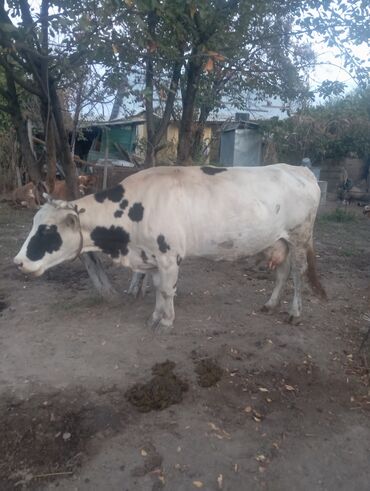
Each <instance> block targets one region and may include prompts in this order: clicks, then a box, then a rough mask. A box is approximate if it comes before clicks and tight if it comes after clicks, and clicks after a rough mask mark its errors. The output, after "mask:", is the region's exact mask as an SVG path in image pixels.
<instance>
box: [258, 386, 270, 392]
mask: <svg viewBox="0 0 370 491" xmlns="http://www.w3.org/2000/svg"><path fill="white" fill-rule="evenodd" d="M258 390H259V391H260V392H268V391H269V390H268V389H266V387H258Z"/></svg>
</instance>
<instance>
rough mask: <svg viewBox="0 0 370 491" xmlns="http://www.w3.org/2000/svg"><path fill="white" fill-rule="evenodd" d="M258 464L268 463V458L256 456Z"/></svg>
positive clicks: (260, 455)
mask: <svg viewBox="0 0 370 491" xmlns="http://www.w3.org/2000/svg"><path fill="white" fill-rule="evenodd" d="M256 460H257V462H266V457H265V456H264V455H262V454H259V455H256Z"/></svg>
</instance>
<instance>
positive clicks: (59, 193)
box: [51, 176, 96, 200]
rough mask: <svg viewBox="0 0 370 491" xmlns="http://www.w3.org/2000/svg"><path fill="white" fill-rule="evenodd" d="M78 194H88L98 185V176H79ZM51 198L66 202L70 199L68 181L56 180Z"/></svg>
mask: <svg viewBox="0 0 370 491" xmlns="http://www.w3.org/2000/svg"><path fill="white" fill-rule="evenodd" d="M77 181H78V182H77V183H78V192H79V194H80V196H85V194H88V193H89V192H90V191H91V190H92V189H93V188H94V187H95V185H96V176H78V178H77ZM51 197H52V198H55V199H61V200H66V199H67V197H68V190H67V184H66V181H60V180H56V181H55V184H54V189H53V192H52V193H51Z"/></svg>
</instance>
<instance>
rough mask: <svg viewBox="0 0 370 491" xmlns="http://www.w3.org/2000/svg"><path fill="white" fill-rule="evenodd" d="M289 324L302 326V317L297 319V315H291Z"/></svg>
mask: <svg viewBox="0 0 370 491" xmlns="http://www.w3.org/2000/svg"><path fill="white" fill-rule="evenodd" d="M288 322H289V324H291V325H292V326H299V325H300V324H302V320H301V318H300V317H297V316H296V315H291V314H290V315H289V318H288Z"/></svg>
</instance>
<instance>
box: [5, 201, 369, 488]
mask: <svg viewBox="0 0 370 491" xmlns="http://www.w3.org/2000/svg"><path fill="white" fill-rule="evenodd" d="M327 211H328V210H323V212H324V213H327ZM352 213H354V215H355V219H353V220H349V221H346V222H343V223H337V222H332V221H328V220H326V219H325V217H324V218H321V219H320V220H319V221H318V224H317V229H316V247H317V251H316V252H317V256H318V257H317V261H318V269H319V271H320V275H321V277H322V280H323V283H324V285H325V287H326V290H327V293H328V297H329V301H328V302H327V303H322V302H320V301H319V300H317V299H316V298H315V297H314V296H313V295H312V293H311V291H310V290H309V288H308V287H305V289H304V315H303V319H302V323H301V324H300V325H298V326H292V325H290V324H288V323H287V322H286V320H287V315H286V310H287V303H286V302H287V301H288V300H289V301H290V300H291V296H292V286H291V284H289V285H288V287H287V290H286V294H285V296H284V302H283V303H282V308H281V310H280V311H278V312H276V313H274V314H272V315H267V314H264V313H261V312H260V308H261V307H262V305H263V304H264V302H265V301H266V299H267V298H268V296H269V294H270V292H271V289H272V286H273V274H272V273H270V272H268V271H266V270H264V269H263V268H261V269H260V267H257V266H255V265H254V263H253V262H252V261H240V262H237V263H232V264H230V263H223V262H220V263H212V262H209V261H205V260H188V261H184V263H183V265H182V267H181V272H180V279H179V287H178V295H177V298H176V321H175V327H174V329H173V330H171V331H169V332H163V331H162V332H152V331H151V330H149V329H148V328H147V327H145V326H146V320H147V319H148V317H149V316H150V314H151V312H152V310H153V307H154V293H153V291H150V292H149V294H148V295H147V296H146V298H145V299H141V298H139V299H137V300H134V299H132V298H130V297H129V296H128V295H127V294H126V293H125V291H126V290H127V287H128V283H129V278H130V273H129V272H128V271H126V270H123V269H118V268H115V267H113V266H112V265H110V262H109V260H108V259H107V260H106V265H107V270H108V273H109V275H110V277H111V278H112V281H113V283H114V285H115V286H116V288H117V289H118V290H119V291H120V292H121V293H122V297H121V299H120V301H119V302H116V303H113V304H109V303H106V302H103V301H101V300H100V299H99V298H97V297H96V294H95V292H94V290H93V289H92V286H91V284H90V282H89V279H88V277H87V273H86V272H85V270H84V268H83V266H82V264H81V262H80V261H75V262H73V263H70V264H63V265H60V266H58V267H56V268H54V269H52V270H50V271H48V272H47V273H46V274H45V275H44V276H43V277H41V278H28V277H26V276H24V275H23V274H21V273H20V272H19V271H18V270H17V269H16V268H15V267H14V266H13V264H12V257H13V256H14V255H15V254H16V252H17V251H18V249H19V247H20V246H21V244H22V241H23V240H24V238H25V237H26V235H27V233H28V231H29V229H30V225H31V220H32V213H31V212H29V211H25V210H18V209H14V208H10V207H9V206H8V205H7V204H5V203H0V349H1V356H0V393H1V398H0V489H1V490H8V489H9V490H10V489H54V488H58V489H60V490H68V491H69V490H72V489H73V490H74V489H78V490H113V491H115V490H117V491H118V490H120V491H147V490H148V491H155V490H159V489H164V490H169V491H190V490H192V489H204V490H210V491H216V490H220V489H222V490H228V491H239V490H240V491H245V490H272V491H286V490H295V491H296V490H298V491H299V490H304V491H312V490H330V491H331V490H333V491H334V490H335V491H337V490H346V491H348V490H356V491H362V490H363V491H365V490H366V491H367V490H368V489H369V488H370V466H369V461H370V392H369V372H368V369H367V365H368V363H369V362H370V340H369V336H367V334H368V333H369V326H370V323H369V320H367V318H366V317H364V315H365V314H366V313H368V312H369V311H370V305H369V291H370V290H369V278H370V241H369V236H370V222H369V220H368V219H366V218H365V217H363V216H362V214H361V210H360V209H357V208H356V207H355V208H354V209H353V211H352ZM130 394H131V395H132V394H134V395H135V397H133V399H134V400H135V401H136V402H137V401H138V402H139V407H138V406H137V405H134V404H132V400H133V399H132V397H131V398H130ZM130 401H131V402H130ZM143 408H144V409H145V412H142V410H143Z"/></svg>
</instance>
